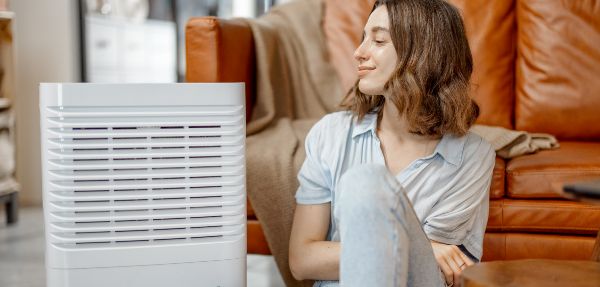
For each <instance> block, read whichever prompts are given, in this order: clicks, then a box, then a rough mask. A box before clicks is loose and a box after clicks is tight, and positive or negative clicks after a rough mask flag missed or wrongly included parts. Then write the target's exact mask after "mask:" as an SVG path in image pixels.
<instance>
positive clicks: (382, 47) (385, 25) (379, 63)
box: [354, 5, 398, 95]
mask: <svg viewBox="0 0 600 287" xmlns="http://www.w3.org/2000/svg"><path fill="white" fill-rule="evenodd" d="M389 29H390V21H389V18H388V12H387V8H386V6H385V5H381V6H379V7H377V8H376V9H375V10H374V11H373V13H371V15H370V16H369V20H368V21H367V24H366V25H365V29H364V37H363V42H362V43H361V44H360V46H358V48H357V49H356V51H354V58H355V59H356V60H357V61H358V78H359V82H358V89H359V90H360V91H361V92H362V93H363V94H367V95H382V94H383V92H384V89H383V87H384V85H385V83H387V81H388V80H389V79H390V77H391V76H392V74H393V73H394V70H395V68H396V61H397V58H398V56H397V55H396V49H395V48H394V45H393V43H392V39H391V37H390V32H389Z"/></svg>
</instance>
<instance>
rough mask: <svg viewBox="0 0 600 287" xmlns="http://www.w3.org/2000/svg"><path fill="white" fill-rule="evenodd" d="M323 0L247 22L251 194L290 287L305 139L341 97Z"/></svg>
mask: <svg viewBox="0 0 600 287" xmlns="http://www.w3.org/2000/svg"><path fill="white" fill-rule="evenodd" d="M322 6H323V4H322V2H321V1H320V0H304V1H292V2H290V3H288V4H286V5H281V6H278V7H275V8H274V9H272V10H271V11H270V12H269V13H268V14H267V15H265V16H263V17H261V18H259V19H256V20H250V19H249V20H248V23H249V24H250V27H251V28H252V33H253V36H254V43H255V47H256V66H257V102H256V105H255V107H254V108H253V111H252V113H253V114H252V119H251V122H250V123H249V124H248V126H247V128H246V131H247V134H248V137H247V140H246V145H247V153H246V162H247V166H248V168H247V190H248V197H249V199H250V202H251V203H252V207H253V208H254V211H255V213H256V216H257V218H258V219H259V220H260V222H261V226H262V228H263V231H264V233H265V236H266V238H267V241H268V243H269V248H270V250H271V252H272V253H273V256H274V258H275V261H276V263H277V267H278V268H279V271H280V273H281V276H282V277H283V280H284V281H285V283H286V285H287V286H311V285H312V282H298V281H296V280H294V278H293V277H292V275H291V272H290V270H289V264H288V243H289V236H290V231H291V227H292V224H291V223H292V216H293V214H294V209H295V206H296V201H295V199H294V194H295V192H296V188H297V186H298V183H297V180H296V174H297V173H298V171H299V169H300V165H301V164H302V162H303V160H304V148H303V146H304V137H305V136H306V134H307V133H308V130H309V129H310V127H311V126H312V125H313V124H314V123H315V122H316V121H317V120H318V119H319V118H320V117H322V116H323V115H324V114H326V113H329V112H332V111H334V110H335V107H336V106H337V104H338V103H339V102H340V101H341V99H342V95H343V93H342V91H341V88H340V85H339V80H338V79H337V74H336V71H335V70H334V69H333V67H332V66H331V65H330V64H329V55H328V52H327V51H328V50H327V46H326V40H325V35H324V33H323V30H322V28H321V27H322V25H321V24H322V23H321V22H322V19H323V7H322Z"/></svg>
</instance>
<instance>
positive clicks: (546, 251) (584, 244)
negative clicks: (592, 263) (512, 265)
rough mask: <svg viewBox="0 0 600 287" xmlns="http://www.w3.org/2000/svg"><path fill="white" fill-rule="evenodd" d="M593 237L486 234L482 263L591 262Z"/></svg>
mask: <svg viewBox="0 0 600 287" xmlns="http://www.w3.org/2000/svg"><path fill="white" fill-rule="evenodd" d="M594 242H595V237H593V236H570V235H552V234H526V233H493V232H491V233H486V234H485V237H484V239H483V258H482V261H492V260H517V259H527V258H544V259H560V260H590V258H591V256H592V249H593V247H594Z"/></svg>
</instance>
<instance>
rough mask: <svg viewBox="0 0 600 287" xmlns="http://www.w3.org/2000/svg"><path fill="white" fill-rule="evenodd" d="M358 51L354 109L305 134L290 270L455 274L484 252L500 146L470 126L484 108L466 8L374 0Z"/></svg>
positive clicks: (444, 280) (443, 281)
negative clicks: (474, 82)
mask: <svg viewBox="0 0 600 287" xmlns="http://www.w3.org/2000/svg"><path fill="white" fill-rule="evenodd" d="M354 56H355V58H356V60H357V62H358V75H359V80H358V81H357V84H356V85H355V87H354V95H353V97H351V98H349V99H347V100H346V101H345V104H344V106H345V107H346V109H347V111H343V112H338V113H333V114H329V115H327V116H325V117H324V118H323V119H321V120H320V121H319V122H318V123H317V124H316V125H315V126H314V127H313V128H312V129H311V131H310V132H309V134H308V136H307V139H306V159H305V162H304V164H303V166H302V168H301V170H300V173H299V175H298V179H299V181H300V187H299V189H298V191H297V193H296V201H297V203H298V205H297V207H296V211H295V215H294V223H293V228H292V234H291V239H290V268H291V271H292V274H293V275H294V277H295V278H296V279H298V280H304V279H313V280H318V281H317V282H316V283H315V286H337V285H338V284H339V283H341V285H342V286H444V285H458V279H459V278H458V276H459V275H460V273H461V270H463V269H464V268H465V267H467V266H469V265H472V264H473V263H474V262H477V261H479V259H480V258H481V255H482V244H483V243H482V242H483V234H484V231H485V226H486V223H487V215H488V205H489V202H488V192H489V186H490V181H491V176H492V169H493V167H494V158H495V153H494V150H493V149H492V147H491V146H490V145H489V144H488V143H486V142H485V141H483V140H482V139H481V138H480V137H479V136H477V135H475V134H472V133H469V132H468V129H469V127H470V126H471V125H472V123H473V122H474V121H475V119H476V118H477V116H478V108H477V105H476V104H475V103H474V102H473V101H472V100H471V99H470V98H469V96H468V91H469V79H470V76H471V72H472V58H471V52H470V50H469V45H468V42H467V39H466V36H465V31H464V27H463V23H462V20H461V18H460V15H459V13H458V11H457V10H456V8H454V7H453V6H451V5H450V4H448V3H446V2H445V1H443V0H397V1H393V0H387V1H386V0H378V1H377V2H376V3H375V6H374V8H373V11H372V12H371V15H370V17H369V20H368V22H367V24H366V26H365V29H364V35H363V41H362V43H361V44H360V46H359V47H358V48H357V49H356V52H355V54H354ZM338 280H340V282H338Z"/></svg>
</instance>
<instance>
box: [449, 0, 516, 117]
mask: <svg viewBox="0 0 600 287" xmlns="http://www.w3.org/2000/svg"><path fill="white" fill-rule="evenodd" d="M450 2H451V3H452V4H454V5H455V6H456V7H458V9H459V10H461V12H462V13H461V14H462V16H463V18H464V23H465V30H466V32H467V37H468V39H469V45H470V46H471V51H472V53H473V76H472V79H471V80H472V82H473V90H472V97H473V98H474V99H475V101H476V102H477V103H478V104H479V107H480V108H481V116H480V117H479V119H478V120H477V122H478V123H480V124H486V125H495V126H502V127H505V128H512V126H513V125H512V116H513V103H514V93H515V92H514V78H515V75H514V60H515V54H516V53H515V26H516V24H515V12H514V6H515V4H514V1H490V0H450Z"/></svg>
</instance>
